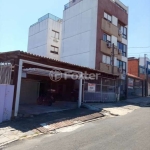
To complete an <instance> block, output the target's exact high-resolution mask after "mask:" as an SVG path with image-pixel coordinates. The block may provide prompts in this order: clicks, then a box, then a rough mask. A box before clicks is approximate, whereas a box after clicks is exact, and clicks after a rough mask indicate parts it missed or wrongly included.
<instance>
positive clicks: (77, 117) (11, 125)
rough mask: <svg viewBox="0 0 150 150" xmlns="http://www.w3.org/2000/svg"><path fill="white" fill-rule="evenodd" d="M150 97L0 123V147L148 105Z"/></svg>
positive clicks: (89, 104) (119, 114) (149, 104)
mask: <svg viewBox="0 0 150 150" xmlns="http://www.w3.org/2000/svg"><path fill="white" fill-rule="evenodd" d="M149 106H150V97H148V98H137V99H129V100H126V101H121V102H116V103H88V104H86V107H87V108H90V109H86V108H81V109H74V110H68V111H63V112H55V113H47V114H42V115H37V116H31V117H28V118H18V119H15V120H12V121H9V122H5V123H2V124H0V147H1V146H3V145H5V144H7V143H10V142H13V141H16V140H20V139H26V138H31V137H34V136H37V135H40V134H44V133H55V130H57V129H60V128H63V127H67V126H72V125H75V124H78V123H85V122H87V121H91V120H93V119H98V118H104V116H105V117H115V116H121V115H126V114H127V113H131V112H132V111H134V110H136V109H139V108H140V107H149Z"/></svg>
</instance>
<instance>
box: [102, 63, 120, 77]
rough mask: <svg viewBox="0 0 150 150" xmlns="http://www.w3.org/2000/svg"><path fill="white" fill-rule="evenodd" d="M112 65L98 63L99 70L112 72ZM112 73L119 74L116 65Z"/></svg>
mask: <svg viewBox="0 0 150 150" xmlns="http://www.w3.org/2000/svg"><path fill="white" fill-rule="evenodd" d="M112 67H113V66H112V65H108V64H104V63H100V71H102V72H106V73H110V74H112ZM114 74H117V75H118V74H119V71H118V67H116V66H114Z"/></svg>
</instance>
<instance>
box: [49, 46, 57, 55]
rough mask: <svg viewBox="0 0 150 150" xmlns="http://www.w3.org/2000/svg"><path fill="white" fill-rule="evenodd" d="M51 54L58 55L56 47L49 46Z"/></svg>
mask: <svg viewBox="0 0 150 150" xmlns="http://www.w3.org/2000/svg"><path fill="white" fill-rule="evenodd" d="M50 51H51V53H54V54H58V47H56V46H53V45H51V50H50Z"/></svg>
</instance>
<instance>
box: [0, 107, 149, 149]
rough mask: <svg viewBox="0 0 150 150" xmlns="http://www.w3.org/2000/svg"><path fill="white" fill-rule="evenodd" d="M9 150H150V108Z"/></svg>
mask: <svg viewBox="0 0 150 150" xmlns="http://www.w3.org/2000/svg"><path fill="white" fill-rule="evenodd" d="M3 149H5V150H150V107H142V108H140V109H137V110H135V111H134V112H132V113H129V114H127V115H125V116H119V117H113V118H106V119H101V120H97V121H94V122H90V123H87V124H84V125H82V126H77V127H75V128H72V129H71V128H69V130H67V129H66V130H64V131H63V130H62V131H61V133H57V134H53V135H50V134H47V135H42V136H39V137H36V138H33V139H28V140H23V141H17V142H14V143H12V144H9V145H7V146H6V147H4V148H3Z"/></svg>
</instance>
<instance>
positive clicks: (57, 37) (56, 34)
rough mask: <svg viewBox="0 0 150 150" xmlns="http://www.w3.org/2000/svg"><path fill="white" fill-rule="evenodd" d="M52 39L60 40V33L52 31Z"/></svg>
mask: <svg viewBox="0 0 150 150" xmlns="http://www.w3.org/2000/svg"><path fill="white" fill-rule="evenodd" d="M52 37H53V38H56V39H59V32H57V31H55V30H52Z"/></svg>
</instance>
